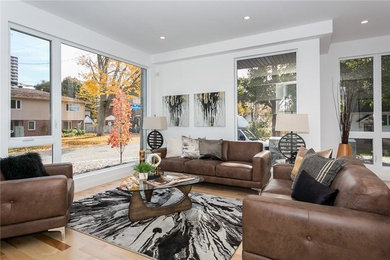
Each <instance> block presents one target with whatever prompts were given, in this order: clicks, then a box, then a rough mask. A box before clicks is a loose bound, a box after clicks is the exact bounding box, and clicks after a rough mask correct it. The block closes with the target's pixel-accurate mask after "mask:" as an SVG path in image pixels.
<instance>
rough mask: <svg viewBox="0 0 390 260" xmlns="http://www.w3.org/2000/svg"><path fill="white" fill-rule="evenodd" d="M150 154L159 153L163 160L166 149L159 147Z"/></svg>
mask: <svg viewBox="0 0 390 260" xmlns="http://www.w3.org/2000/svg"><path fill="white" fill-rule="evenodd" d="M152 153H161V158H165V157H166V156H167V148H166V147H161V148H158V149H153V150H152Z"/></svg>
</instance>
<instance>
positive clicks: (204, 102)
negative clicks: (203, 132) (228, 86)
mask: <svg viewBox="0 0 390 260" xmlns="http://www.w3.org/2000/svg"><path fill="white" fill-rule="evenodd" d="M225 110H226V107H225V92H208V93H199V94H195V95H194V125H195V126H225V120H226V117H225V114H226V112H225Z"/></svg>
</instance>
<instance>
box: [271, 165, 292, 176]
mask: <svg viewBox="0 0 390 260" xmlns="http://www.w3.org/2000/svg"><path fill="white" fill-rule="evenodd" d="M293 168H294V164H287V163H283V164H275V165H274V167H273V178H274V179H284V180H291V171H292V169H293Z"/></svg>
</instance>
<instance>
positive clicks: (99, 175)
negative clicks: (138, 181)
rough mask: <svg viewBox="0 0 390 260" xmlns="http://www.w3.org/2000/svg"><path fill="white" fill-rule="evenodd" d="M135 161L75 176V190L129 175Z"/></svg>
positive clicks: (81, 189)
mask: <svg viewBox="0 0 390 260" xmlns="http://www.w3.org/2000/svg"><path fill="white" fill-rule="evenodd" d="M134 164H135V162H131V163H127V164H123V165H119V166H113V167H110V168H105V169H100V170H96V171H92V172H88V173H83V174H80V175H76V176H74V178H73V179H74V186H75V192H79V191H83V190H86V189H89V188H93V187H96V186H99V185H102V184H105V183H108V182H111V181H115V180H118V179H121V178H125V177H127V176H129V174H130V172H131V171H132V169H133V165H134Z"/></svg>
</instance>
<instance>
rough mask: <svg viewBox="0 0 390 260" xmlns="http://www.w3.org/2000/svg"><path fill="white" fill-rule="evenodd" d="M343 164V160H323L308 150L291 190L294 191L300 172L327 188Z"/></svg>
mask: <svg viewBox="0 0 390 260" xmlns="http://www.w3.org/2000/svg"><path fill="white" fill-rule="evenodd" d="M343 164H344V160H343V159H331V158H324V157H322V156H319V155H318V154H316V153H315V152H314V150H312V149H310V150H309V151H308V152H307V153H306V155H305V157H303V161H302V163H301V166H300V167H299V170H298V173H297V176H296V178H295V179H294V182H293V185H292V188H293V189H294V187H295V184H296V180H297V178H298V177H299V175H300V174H301V173H302V171H306V172H307V173H308V174H310V175H311V176H312V177H313V178H314V179H315V180H316V181H318V182H320V183H322V184H324V185H326V186H328V187H329V186H330V184H331V183H332V181H333V179H334V178H335V177H336V175H337V173H338V172H339V171H340V170H341V168H342V167H343Z"/></svg>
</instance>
